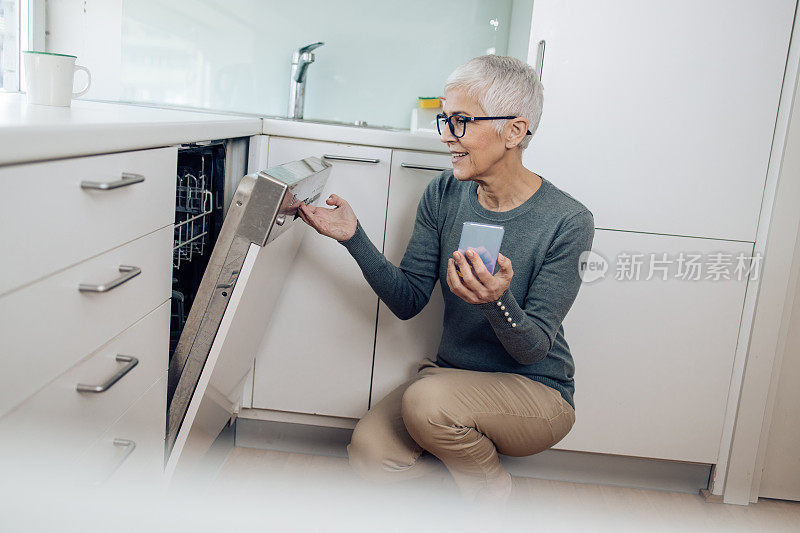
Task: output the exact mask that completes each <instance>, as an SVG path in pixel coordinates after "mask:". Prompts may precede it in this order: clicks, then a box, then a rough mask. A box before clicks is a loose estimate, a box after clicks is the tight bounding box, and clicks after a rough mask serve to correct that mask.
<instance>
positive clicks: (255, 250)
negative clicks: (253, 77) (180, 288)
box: [165, 157, 331, 476]
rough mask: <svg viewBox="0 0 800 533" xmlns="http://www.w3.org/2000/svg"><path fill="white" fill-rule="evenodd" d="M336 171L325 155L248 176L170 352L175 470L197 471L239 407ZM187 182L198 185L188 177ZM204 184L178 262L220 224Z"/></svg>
mask: <svg viewBox="0 0 800 533" xmlns="http://www.w3.org/2000/svg"><path fill="white" fill-rule="evenodd" d="M330 169H331V165H330V164H329V163H327V162H325V161H322V160H321V159H319V158H316V157H309V158H306V159H302V160H300V161H293V162H291V163H287V164H284V165H280V166H277V167H273V168H270V169H267V170H263V171H259V172H256V173H252V174H248V175H246V176H245V177H244V178H242V180H241V182H240V183H239V185H238V187H237V189H236V191H235V193H234V194H233V198H232V200H231V202H230V205H229V207H228V210H227V214H226V215H225V217H224V221H223V222H222V223H221V228H220V229H219V231H218V233H219V236H218V237H217V238H216V242H215V243H214V245H213V250H212V251H211V254H210V256H208V259H207V264H205V265H203V270H202V277H201V278H200V281H199V286H198V288H197V291H196V293H195V294H194V296H193V298H192V302H191V308H190V310H189V313H188V316H187V317H185V321H184V322H182V323H181V324H180V326H181V328H180V335H179V337H178V338H177V339H176V341H175V342H176V344H175V345H174V352H173V353H172V355H171V357H170V362H169V374H168V386H167V405H168V407H167V428H166V430H167V432H166V441H165V448H166V449H165V452H166V456H165V461H166V472H167V475H168V476H172V475H174V474H175V473H176V472H189V471H191V470H192V469H193V468H194V467H195V466H196V465H197V464H198V463H199V462H200V460H201V459H202V457H203V455H204V454H205V453H206V451H207V450H208V449H209V448H210V447H211V445H212V443H213V442H214V440H215V439H216V438H217V436H218V435H219V434H220V431H221V430H222V429H223V428H224V426H225V425H226V424H227V423H228V421H229V420H231V418H232V417H233V416H235V413H236V412H237V410H238V409H239V406H240V404H241V396H242V388H243V387H242V386H243V382H244V380H245V379H246V377H247V374H248V372H249V370H250V369H251V368H252V365H253V360H254V358H255V353H256V350H257V348H258V346H257V343H258V342H259V341H260V337H261V336H260V335H253V334H252V333H253V331H259V330H261V329H263V326H264V324H265V323H266V322H268V321H269V319H270V316H271V315H272V313H273V311H274V306H275V305H274V304H275V302H276V301H277V300H278V297H279V296H280V293H281V290H282V288H283V282H284V279H285V278H286V274H287V273H288V272H289V269H290V268H291V264H292V261H293V259H294V257H295V255H296V253H297V250H298V248H299V246H300V242H301V240H302V237H303V235H304V230H305V228H304V225H305V224H304V223H303V222H302V220H298V218H299V217H298V215H297V207H298V205H299V204H300V203H301V202H305V203H307V204H311V203H313V202H315V201H316V200H317V199H318V198H319V196H320V194H321V193H322V190H323V188H324V186H325V182H326V180H327V178H328V175H329V174H330ZM193 177H194V178H195V180H196V178H197V177H196V176H193ZM186 184H187V186H193V187H196V186H197V185H198V183H197V182H196V181H195V182H192V181H191V180H189V179H188V178H187V181H186ZM180 190H181V189H180V187H179V191H180ZM197 190H198V194H197V195H196V202H195V204H192V203H191V202H189V203H188V204H187V216H186V219H185V220H186V221H187V222H186V223H185V224H183V225H185V226H186V227H187V228H186V229H185V230H184V229H181V228H180V226H181V225H180V224H176V235H177V234H178V232H183V233H181V234H180V235H181V236H182V237H181V238H180V239H178V238H177V237H176V240H177V241H180V242H178V244H181V242H182V243H183V245H182V246H180V247H176V261H180V260H181V254H182V253H186V252H187V251H188V250H191V249H192V248H193V247H194V248H195V249H196V248H197V246H198V244H194V243H197V242H198V241H199V242H203V235H202V234H203V232H204V231H208V230H210V228H209V226H208V224H213V220H210V219H209V220H206V221H205V222H203V221H204V218H203V217H202V216H200V215H201V214H202V213H210V211H211V209H212V205H213V202H212V196H211V195H210V194H205V193H202V192H201V188H198V189H197ZM192 208H196V209H195V211H192ZM195 212H196V214H195ZM217 220H218V221H219V220H221V216H220V217H219V218H218V219H217ZM197 221H200V223H198V224H195V222H197ZM195 227H197V228H198V229H195ZM190 228H191V229H190ZM195 237H196V239H195ZM191 239H195V240H191ZM210 242H213V240H211V241H210ZM193 244H194V246H193ZM179 248H184V249H183V250H180V249H179ZM173 303H175V302H173ZM180 303H181V304H183V302H182V301H181V302H180ZM173 308H175V306H174V305H173Z"/></svg>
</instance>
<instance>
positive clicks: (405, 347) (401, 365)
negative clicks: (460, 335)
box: [370, 150, 451, 406]
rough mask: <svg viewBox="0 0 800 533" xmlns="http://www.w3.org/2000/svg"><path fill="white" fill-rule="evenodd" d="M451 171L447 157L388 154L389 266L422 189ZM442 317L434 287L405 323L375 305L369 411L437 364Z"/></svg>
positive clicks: (396, 258)
mask: <svg viewBox="0 0 800 533" xmlns="http://www.w3.org/2000/svg"><path fill="white" fill-rule="evenodd" d="M450 166H451V163H450V156H449V155H443V154H433V153H426V152H409V151H405V150H395V151H394V152H393V154H392V173H391V179H390V180H389V204H388V208H387V212H386V244H385V247H384V254H385V255H386V258H387V259H388V260H389V261H391V262H392V263H393V264H395V265H399V264H400V261H401V260H402V259H403V254H404V253H405V251H406V246H407V245H408V241H409V239H411V233H412V232H413V231H414V219H415V218H416V214H417V205H418V204H419V200H420V198H421V197H422V193H423V192H424V191H425V187H426V186H427V185H428V183H429V182H430V181H431V180H432V179H433V178H435V177H436V176H438V175H439V174H441V169H445V168H449V167H450ZM415 167H416V168H415ZM432 169H434V170H432ZM443 316H444V300H443V299H442V289H441V287H440V285H439V283H438V282H437V284H436V287H434V289H433V293H432V294H431V298H430V300H429V301H428V305H426V306H425V308H424V309H423V310H422V311H421V312H420V313H419V314H418V315H417V316H415V317H414V318H411V319H409V320H400V319H399V318H397V317H396V316H395V315H394V313H392V312H391V311H390V310H389V308H388V307H386V305H385V304H384V303H383V302H381V303H380V306H379V307H378V330H377V338H376V339H375V369H374V372H373V377H372V395H371V399H370V406H372V405H375V404H376V403H377V402H379V401H380V400H381V399H382V398H383V397H384V396H386V395H387V394H388V393H389V392H391V390H392V389H394V388H395V387H397V386H398V385H400V384H401V383H402V382H404V381H405V380H407V379H408V378H410V377H411V376H413V375H414V374H415V373H416V371H417V363H418V362H419V361H420V360H421V359H422V358H423V357H429V358H431V359H433V360H436V351H437V349H438V347H439V341H440V340H441V338H442V318H443Z"/></svg>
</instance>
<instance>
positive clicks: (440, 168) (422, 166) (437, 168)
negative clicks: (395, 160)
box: [400, 163, 448, 172]
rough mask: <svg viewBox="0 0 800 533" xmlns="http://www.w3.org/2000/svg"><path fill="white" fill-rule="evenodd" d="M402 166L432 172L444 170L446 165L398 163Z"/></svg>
mask: <svg viewBox="0 0 800 533" xmlns="http://www.w3.org/2000/svg"><path fill="white" fill-rule="evenodd" d="M400 166H401V167H403V168H414V169H417V170H433V171H434V172H444V171H445V170H447V169H448V167H429V166H427V165H412V164H409V163H400Z"/></svg>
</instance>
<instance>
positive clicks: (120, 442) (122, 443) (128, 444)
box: [93, 439, 136, 486]
mask: <svg viewBox="0 0 800 533" xmlns="http://www.w3.org/2000/svg"><path fill="white" fill-rule="evenodd" d="M113 443H114V446H117V447H125V448H127V449H126V450H125V454H124V455H123V456H122V457H121V458H120V459H119V461H117V463H116V464H115V465H114V467H113V468H112V469H111V470H109V471H108V474H106V475H105V477H104V478H103V479H101V480H98V481H96V482H94V483H93V485H95V486H99V485H102V484H103V483H105V482H106V481H108V480H109V478H111V476H113V475H114V473H115V472H116V471H117V470H119V467H121V466H122V463H124V462H125V461H126V460H127V459H128V457H130V455H131V454H132V453H133V450H135V449H136V443H135V442H134V441H132V440H128V439H114V441H113Z"/></svg>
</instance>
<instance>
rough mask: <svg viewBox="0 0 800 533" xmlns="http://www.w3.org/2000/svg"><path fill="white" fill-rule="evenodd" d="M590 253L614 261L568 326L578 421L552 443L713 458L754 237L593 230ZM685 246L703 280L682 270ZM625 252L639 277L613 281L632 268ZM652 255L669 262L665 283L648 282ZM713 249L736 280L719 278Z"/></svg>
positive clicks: (585, 291) (656, 278)
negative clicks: (680, 274) (741, 268)
mask: <svg viewBox="0 0 800 533" xmlns="http://www.w3.org/2000/svg"><path fill="white" fill-rule="evenodd" d="M593 250H594V251H595V252H597V253H599V254H601V255H602V256H603V257H605V259H606V260H607V262H608V267H609V268H608V271H607V272H606V275H605V277H604V278H602V279H600V280H597V281H594V282H592V283H584V284H583V286H582V287H581V290H580V292H579V293H578V297H577V299H576V301H575V303H574V304H573V307H572V309H571V310H570V312H569V313H568V314H567V317H566V318H565V320H564V323H563V326H564V336H565V338H566V340H567V342H568V343H569V346H570V350H571V353H572V355H573V358H574V360H575V368H576V371H575V396H574V397H575V404H576V422H575V426H574V427H573V429H572V431H571V432H570V433H569V434H568V435H567V437H566V438H565V439H564V440H563V441H561V442H560V443H559V444H558V445H557V446H556V448H560V449H565V450H576V451H586V452H595V453H609V454H619V455H631V456H639V457H652V458H658V459H673V460H679V461H691V462H698V463H712V464H713V463H716V462H717V457H718V453H719V446H720V439H721V436H722V425H723V421H724V416H725V408H726V404H727V398H728V388H729V385H730V381H731V372H732V366H733V359H734V352H735V350H736V341H737V337H738V333H739V322H740V318H741V314H742V305H743V301H744V293H745V288H746V277H747V276H746V275H742V276H741V278H742V279H738V278H739V277H740V276H739V275H738V274H737V273H736V272H735V269H736V263H737V260H736V256H737V255H738V254H742V257H743V258H749V256H750V255H751V254H752V250H753V247H752V244H750V243H742V242H731V241H720V240H710V239H698V238H688V237H674V236H664V235H645V234H639V233H631V232H618V231H606V230H597V231H596V233H595V239H594V244H593ZM681 252H684V253H685V254H686V256H685V257H688V254H696V255H698V256H699V257H700V258H701V259H700V260H699V262H700V263H701V264H702V267H701V271H700V274H699V277H700V279H699V280H692V279H679V278H677V277H676V273H677V263H675V262H674V261H676V260H677V259H678V257H679V255H678V254H679V253H681ZM623 253H627V254H631V255H632V256H634V258H632V259H631V261H632V263H635V262H638V261H639V260H641V263H642V266H641V277H640V278H639V280H638V281H637V280H636V279H635V276H634V275H632V277H634V279H617V277H618V273H622V272H626V273H627V272H634V271H633V270H631V269H627V270H623V267H622V265H623V264H624V263H625V261H626V258H625V256H621V255H620V254H623ZM650 253H654V254H656V255H655V258H656V259H657V260H661V259H664V258H665V257H664V256H663V255H662V254H667V255H666V259H667V260H668V261H673V263H671V264H666V263H662V264H666V265H667V266H668V269H667V274H666V280H663V279H661V278H662V276H663V274H661V273H660V272H659V271H658V270H656V271H655V274H654V275H653V277H652V279H650V280H646V278H647V277H648V276H649V265H650V264H651V260H650V256H649V254H650ZM716 253H721V254H730V255H723V256H719V259H722V260H724V261H725V262H727V261H731V264H729V265H727V266H726V267H725V268H721V269H720V272H727V273H728V276H729V277H730V278H731V279H727V280H726V279H719V280H715V279H714V278H713V274H712V268H713V267H709V265H710V264H713V263H714V262H715V261H716V260H717V257H716V256H714V254H716ZM636 254H644V255H643V256H638V257H636ZM632 263H630V264H632ZM746 263H748V264H747V265H746V267H747V268H749V261H746ZM718 264H723V262H720V263H718ZM753 268H755V267H753ZM709 275H712V277H711V278H710V279H706V278H707V277H708V276H709Z"/></svg>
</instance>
